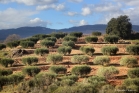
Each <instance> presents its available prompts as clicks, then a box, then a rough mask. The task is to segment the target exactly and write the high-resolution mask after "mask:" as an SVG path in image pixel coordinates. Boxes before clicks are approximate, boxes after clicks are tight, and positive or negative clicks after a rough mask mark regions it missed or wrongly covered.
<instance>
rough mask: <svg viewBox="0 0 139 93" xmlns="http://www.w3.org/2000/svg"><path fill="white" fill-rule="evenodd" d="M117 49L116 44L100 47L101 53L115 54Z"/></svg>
mask: <svg viewBox="0 0 139 93" xmlns="http://www.w3.org/2000/svg"><path fill="white" fill-rule="evenodd" d="M118 51H119V49H118V47H116V46H104V47H102V48H101V52H102V53H103V55H116V53H117V52H118Z"/></svg>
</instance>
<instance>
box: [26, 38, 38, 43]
mask: <svg viewBox="0 0 139 93" xmlns="http://www.w3.org/2000/svg"><path fill="white" fill-rule="evenodd" d="M38 40H39V38H38V37H30V38H27V39H25V41H32V42H34V43H35V44H36V43H37V41H38Z"/></svg>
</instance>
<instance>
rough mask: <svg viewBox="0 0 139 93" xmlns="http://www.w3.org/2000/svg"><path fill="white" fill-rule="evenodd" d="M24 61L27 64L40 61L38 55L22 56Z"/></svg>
mask: <svg viewBox="0 0 139 93" xmlns="http://www.w3.org/2000/svg"><path fill="white" fill-rule="evenodd" d="M22 62H23V63H24V64H25V65H34V64H36V63H38V58H37V57H24V58H22Z"/></svg>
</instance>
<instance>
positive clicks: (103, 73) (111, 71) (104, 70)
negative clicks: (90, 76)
mask: <svg viewBox="0 0 139 93" xmlns="http://www.w3.org/2000/svg"><path fill="white" fill-rule="evenodd" d="M118 73H119V70H118V69H117V68H116V67H113V66H110V67H101V68H99V69H98V70H97V76H100V77H105V78H107V79H108V78H113V75H115V74H118Z"/></svg>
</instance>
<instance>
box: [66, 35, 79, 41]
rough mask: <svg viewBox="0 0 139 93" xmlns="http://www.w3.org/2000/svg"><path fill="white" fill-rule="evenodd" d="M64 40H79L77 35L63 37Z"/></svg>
mask: <svg viewBox="0 0 139 93" xmlns="http://www.w3.org/2000/svg"><path fill="white" fill-rule="evenodd" d="M63 40H64V41H73V42H76V41H77V37H75V36H65V37H64V38H63Z"/></svg>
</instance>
